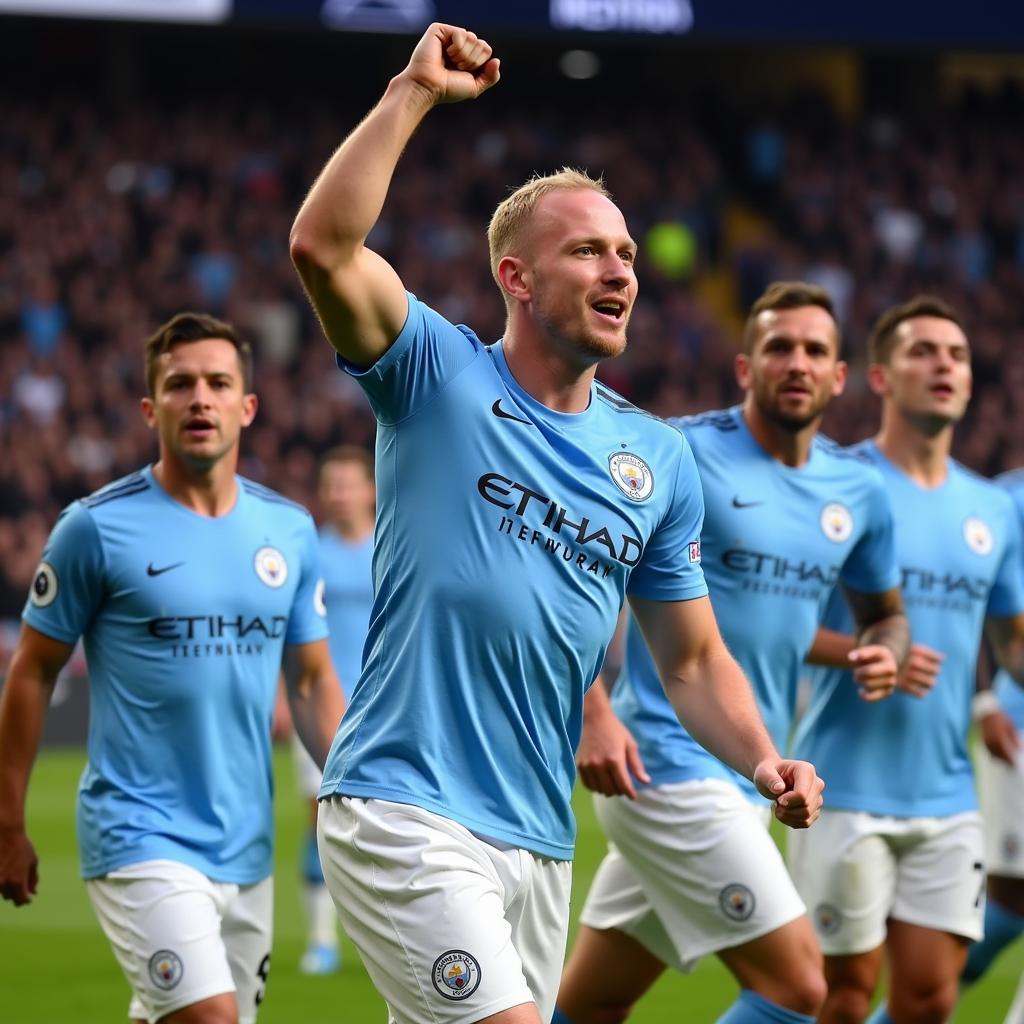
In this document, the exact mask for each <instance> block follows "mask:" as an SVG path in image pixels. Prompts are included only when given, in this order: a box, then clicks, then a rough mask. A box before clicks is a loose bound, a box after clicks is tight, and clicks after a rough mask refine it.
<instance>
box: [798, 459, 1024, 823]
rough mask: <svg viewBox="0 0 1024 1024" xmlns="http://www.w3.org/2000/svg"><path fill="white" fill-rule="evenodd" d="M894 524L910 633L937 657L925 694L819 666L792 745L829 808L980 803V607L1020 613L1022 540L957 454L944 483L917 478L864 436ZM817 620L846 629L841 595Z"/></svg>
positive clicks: (951, 810)
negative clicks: (870, 698) (865, 686)
mask: <svg viewBox="0 0 1024 1024" xmlns="http://www.w3.org/2000/svg"><path fill="white" fill-rule="evenodd" d="M856 450H857V451H859V452H862V453H863V454H865V455H867V456H868V457H869V458H870V459H871V460H872V461H873V462H874V463H875V464H876V465H877V466H878V468H879V469H880V470H881V473H882V478H883V479H884V481H885V486H886V490H887V492H888V494H889V498H890V501H891V503H892V507H893V516H894V519H895V523H896V557H897V559H898V562H899V565H900V569H901V584H902V587H903V599H904V602H905V604H906V609H907V616H908V618H909V619H910V632H911V637H912V639H913V641H914V642H915V643H921V644H926V645H927V646H928V647H932V648H934V649H936V650H938V651H941V652H942V653H943V654H944V655H945V661H944V662H943V663H942V669H941V671H940V672H939V677H938V680H937V682H936V683H935V687H934V689H933V690H932V691H931V692H930V693H929V694H928V695H927V696H926V697H923V698H919V697H912V696H910V695H909V694H906V693H902V692H897V693H894V694H893V695H892V696H891V697H889V698H887V699H886V700H883V701H878V702H876V703H871V704H869V703H867V702H865V701H862V700H859V699H858V697H857V687H856V685H855V684H854V683H853V681H852V679H851V677H850V675H849V673H848V672H846V671H844V670H841V669H817V670H815V673H814V686H813V692H812V696H811V703H810V707H809V708H808V711H807V714H806V716H805V717H804V719H803V721H802V722H801V724H800V727H799V729H798V730H797V737H796V742H795V753H796V755H797V756H798V757H804V758H807V759H808V760H810V761H813V762H814V765H815V767H816V768H817V769H818V773H819V774H820V775H821V776H822V778H824V779H825V782H826V785H827V787H828V788H827V793H828V797H827V800H828V806H829V807H836V808H843V809H845V810H859V811H866V812H868V813H870V814H885V815H894V816H898V817H933V816H942V815H950V814H958V813H960V812H962V811H968V810H972V809H973V808H975V807H976V806H977V802H976V800H975V796H974V785H973V776H972V772H971V762H970V759H969V758H968V756H967V731H968V728H969V726H970V721H971V712H970V707H971V697H972V695H973V693H974V683H975V672H976V663H977V658H978V646H979V644H980V642H981V633H982V626H983V622H984V619H985V616H986V615H996V616H1001V615H1013V614H1015V613H1016V612H1019V611H1021V610H1024V585H1022V580H1021V575H1022V574H1021V541H1020V528H1019V526H1018V523H1017V515H1016V512H1015V510H1014V508H1013V502H1012V500H1011V499H1010V496H1009V495H1008V494H1007V493H1006V492H1005V491H1004V490H1003V489H1002V488H1000V487H997V486H996V485H995V484H993V483H992V482H991V481H988V480H984V479H982V478H981V477H979V476H976V475H975V474H974V473H971V472H970V471H969V470H966V469H964V468H963V467H962V466H960V465H958V464H957V463H955V462H953V461H952V460H950V461H949V463H948V475H947V477H946V480H945V482H944V483H943V484H942V485H941V486H939V487H935V488H932V489H926V488H924V487H921V486H919V485H918V484H916V483H915V482H914V481H913V480H911V479H910V477H909V476H907V475H906V473H904V472H903V471H902V470H900V469H898V468H897V467H896V466H894V465H893V464H892V463H891V462H890V461H889V460H888V459H887V458H886V457H885V456H884V455H883V454H882V453H881V452H880V451H879V450H878V448H877V446H876V445H875V443H874V441H865V442H862V443H861V444H859V445H857V446H856ZM825 624H826V625H827V626H829V627H831V628H832V629H837V630H840V631H842V632H849V630H850V629H851V621H850V616H849V612H848V610H847V609H846V606H845V604H844V603H843V602H842V601H840V600H836V599H834V600H832V601H831V602H830V603H829V608H828V612H827V613H826V619H825Z"/></svg>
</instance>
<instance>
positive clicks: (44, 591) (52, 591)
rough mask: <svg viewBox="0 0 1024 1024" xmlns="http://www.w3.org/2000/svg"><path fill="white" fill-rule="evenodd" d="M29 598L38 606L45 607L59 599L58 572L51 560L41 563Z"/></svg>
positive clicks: (33, 580)
mask: <svg viewBox="0 0 1024 1024" xmlns="http://www.w3.org/2000/svg"><path fill="white" fill-rule="evenodd" d="M28 599H29V601H31V602H32V604H34V605H35V606H36V608H45V607H46V606H47V605H50V604H53V602H54V601H55V600H56V599H57V573H56V571H55V570H54V568H53V566H52V565H50V563H49V562H40V563H39V567H38V568H37V569H36V574H35V575H34V576H33V577H32V589H31V590H30V591H29V592H28Z"/></svg>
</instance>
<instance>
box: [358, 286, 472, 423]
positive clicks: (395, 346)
mask: <svg viewBox="0 0 1024 1024" xmlns="http://www.w3.org/2000/svg"><path fill="white" fill-rule="evenodd" d="M406 295H407V296H408V299H409V312H408V315H407V316H406V320H405V325H404V326H403V327H402V330H401V332H400V333H399V335H398V337H397V338H396V339H395V341H394V342H393V343H392V345H391V347H390V348H389V349H388V350H387V351H386V352H385V353H384V354H383V355H382V356H381V357H380V359H378V360H377V362H375V363H374V364H373V366H371V367H370V368H369V369H366V370H359V369H356V368H355V367H353V366H352V365H351V364H350V363H347V362H346V361H345V360H344V359H342V358H341V356H338V365H339V366H340V367H341V368H342V369H343V370H344V371H345V372H346V373H348V374H349V375H350V376H351V377H352V378H353V379H354V380H355V381H357V382H358V384H359V385H360V387H362V389H363V391H364V392H365V393H366V397H367V399H368V400H369V402H370V406H371V408H372V409H373V414H374V416H376V417H377V419H378V421H379V422H381V423H383V424H386V425H393V424H395V423H398V422H400V421H401V420H404V419H406V418H408V417H409V416H412V415H414V414H415V413H416V412H418V411H419V410H420V409H421V408H423V406H424V405H426V404H427V403H428V402H429V401H430V400H431V399H432V398H434V397H435V396H436V395H438V394H440V392H441V391H443V390H444V388H445V386H446V385H447V384H448V383H449V382H450V381H452V380H453V379H454V378H455V377H457V376H458V375H459V374H460V373H461V372H462V371H463V370H464V369H465V368H466V367H467V366H469V364H470V363H472V362H473V360H474V359H476V358H477V357H478V356H479V355H481V354H482V353H483V351H484V346H483V345H482V343H481V342H480V340H479V339H478V338H477V336H476V335H475V334H474V333H473V332H472V331H471V330H469V328H467V327H456V326H455V325H454V324H451V323H449V322H448V321H447V320H446V319H445V318H444V317H443V316H441V314H440V313H437V312H436V311H435V310H433V309H431V308H430V307H429V306H427V305H425V304H424V303H422V302H420V301H419V299H417V298H416V296H415V295H413V294H412V293H411V292H407V293H406Z"/></svg>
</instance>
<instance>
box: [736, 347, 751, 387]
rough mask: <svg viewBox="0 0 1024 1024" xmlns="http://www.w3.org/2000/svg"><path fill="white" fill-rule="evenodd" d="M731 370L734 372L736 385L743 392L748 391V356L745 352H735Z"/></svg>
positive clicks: (749, 382)
mask: <svg viewBox="0 0 1024 1024" xmlns="http://www.w3.org/2000/svg"><path fill="white" fill-rule="evenodd" d="M733 369H734V370H735V372H736V383H737V384H739V386H740V387H741V388H743V390H744V391H749V390H750V388H751V386H752V381H751V374H750V356H748V355H747V353H746V352H737V353H736V358H735V359H734V360H733Z"/></svg>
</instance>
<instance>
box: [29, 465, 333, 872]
mask: <svg viewBox="0 0 1024 1024" xmlns="http://www.w3.org/2000/svg"><path fill="white" fill-rule="evenodd" d="M237 479H238V500H237V502H236V504H235V507H234V508H233V509H232V510H231V511H230V512H229V513H228V514H227V515H224V516H220V517H217V518H210V517H207V516H201V515H198V514H196V513H195V512H192V511H191V510H190V509H187V508H185V506H184V505H181V504H180V503H178V502H177V501H175V500H174V499H173V498H171V497H170V496H169V495H168V494H167V492H166V491H164V489H163V488H162V487H161V486H160V485H159V484H158V483H157V481H156V480H155V479H154V477H153V474H152V471H151V469H149V468H146V469H143V470H142V471H140V472H138V473H135V474H132V475H131V476H127V477H125V478H123V479H122V480H118V481H116V482H115V483H112V484H110V485H109V486H108V487H105V488H104V489H102V490H100V491H97V492H96V493H95V494H93V495H92V496H91V497H88V498H85V499H83V500H81V501H76V502H74V503H73V504H71V505H69V506H68V507H67V508H66V509H65V510H64V512H62V513H61V516H60V519H59V520H58V521H57V525H56V526H55V527H54V529H53V532H52V534H51V535H50V538H49V541H48V542H47V545H46V549H45V551H44V553H43V562H42V564H41V566H40V568H39V571H38V572H37V574H36V578H35V581H34V583H33V587H32V591H31V593H30V595H29V600H28V602H27V603H26V605H25V611H24V613H23V614H24V619H25V621H26V622H27V623H28V624H29V625H30V626H32V627H33V628H34V629H37V630H38V631H39V632H40V633H45V634H46V635H47V636H49V637H52V638H53V639H55V640H59V641H61V642H62V643H69V644H71V643H74V642H75V641H76V640H77V639H78V638H79V636H81V637H82V638H83V640H84V645H85V654H86V659H87V662H88V666H89V697H90V712H89V736H88V762H87V764H86V767H85V771H84V772H83V774H82V779H81V782H80V784H79V790H78V841H79V847H80V852H81V864H82V874H83V877H85V878H95V877H98V876H100V875H104V874H106V873H107V872H110V871H113V870H114V869H116V868H119V867H124V866H125V865H127V864H134V863H137V862H139V861H144V860H153V859H168V860H174V861H180V862H182V863H185V864H189V865H191V866H192V867H195V868H197V869H198V870H199V871H202V872H203V874H205V875H207V876H208V877H209V878H212V879H215V880H217V881H223V882H235V883H238V884H251V883H253V882H257V881H259V880H260V879H263V878H265V877H267V876H268V875H269V874H270V872H271V860H272V854H273V821H272V814H271V811H272V807H271V802H272V779H271V764H270V719H271V714H272V712H273V707H274V695H275V692H276V689H277V678H278V670H279V668H280V665H281V653H282V648H283V645H284V644H305V643H311V642H313V641H315V640H321V639H323V638H324V637H325V636H326V635H327V625H326V622H325V620H324V616H323V599H322V594H321V588H320V583H319V570H318V567H317V545H316V529H315V527H314V525H313V521H312V518H311V517H310V515H309V513H308V512H306V510H305V509H303V508H302V507H301V506H299V505H295V504H293V503H292V502H290V501H287V500H285V499H284V498H282V497H280V495H278V494H276V493H274V492H273V491H270V490H268V489H267V488H265V487H261V486H260V485H258V484H254V483H252V482H251V481H248V480H245V479H243V478H241V477H239V478H237Z"/></svg>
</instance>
